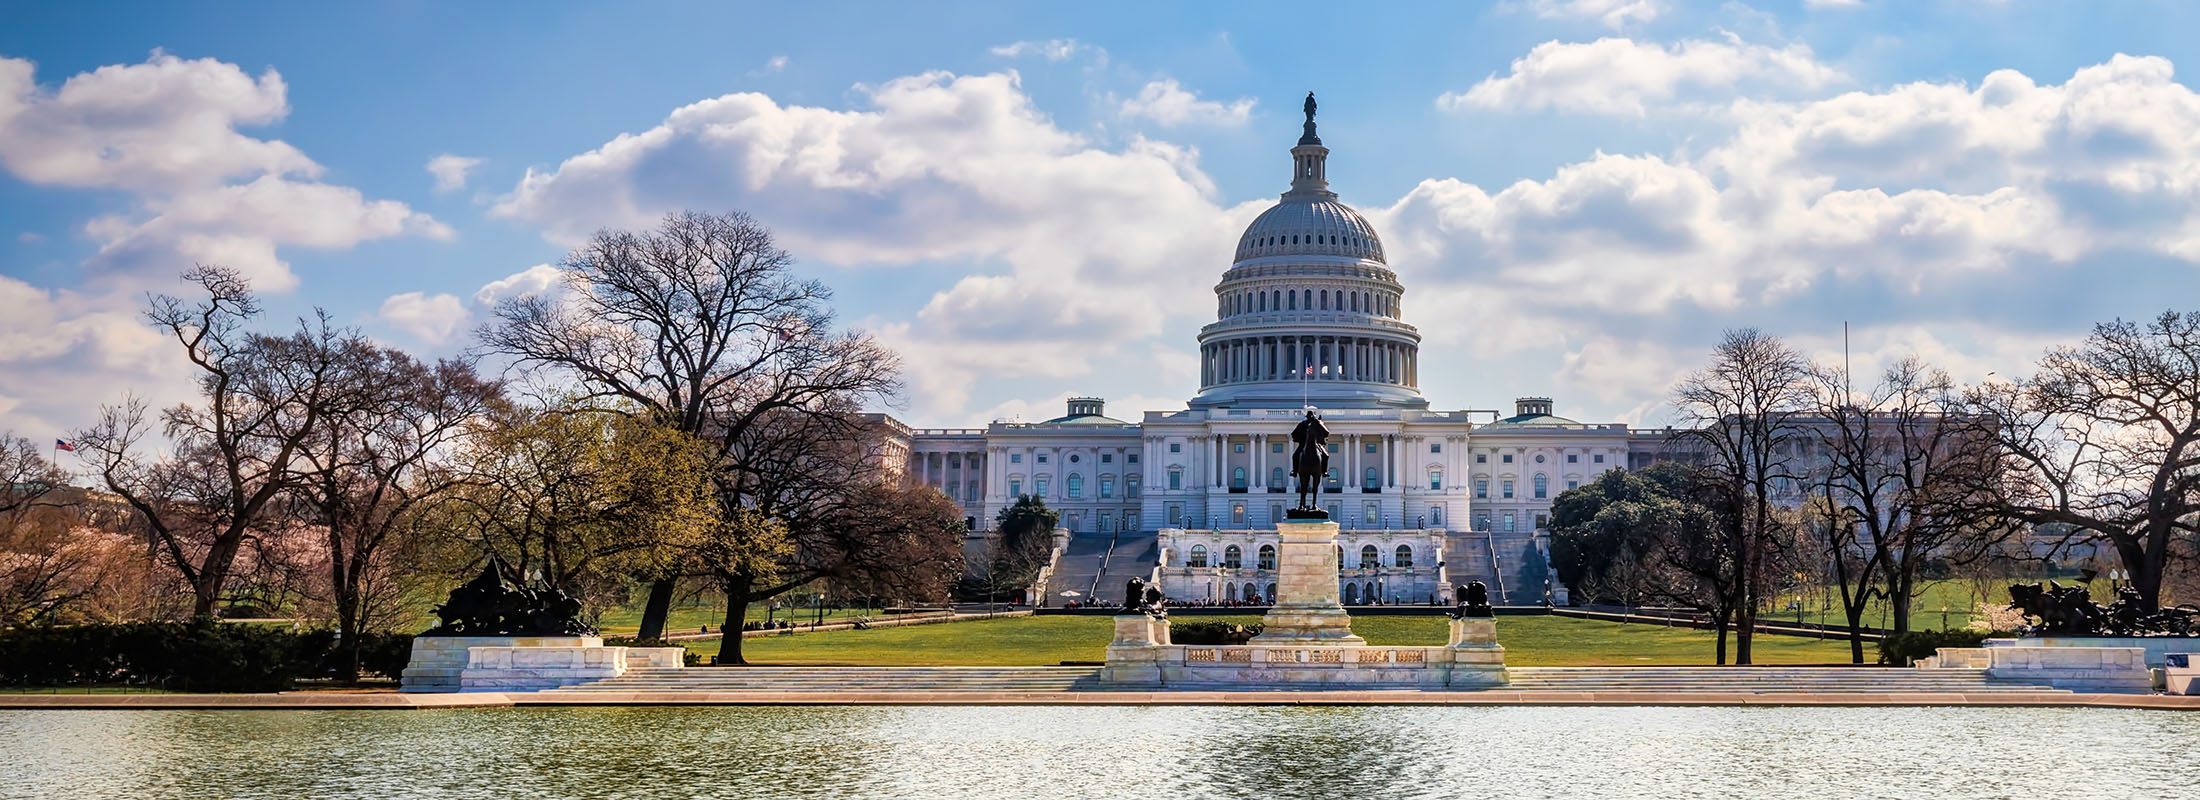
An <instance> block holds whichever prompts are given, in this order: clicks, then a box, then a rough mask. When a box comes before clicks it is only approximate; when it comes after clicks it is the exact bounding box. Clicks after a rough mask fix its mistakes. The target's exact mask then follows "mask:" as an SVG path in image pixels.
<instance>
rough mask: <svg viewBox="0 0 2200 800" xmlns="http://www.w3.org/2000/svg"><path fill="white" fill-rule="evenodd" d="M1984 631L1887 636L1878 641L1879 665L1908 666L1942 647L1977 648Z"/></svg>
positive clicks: (1924, 632) (1987, 634) (1930, 632)
mask: <svg viewBox="0 0 2200 800" xmlns="http://www.w3.org/2000/svg"><path fill="white" fill-rule="evenodd" d="M1990 635H1992V634H1989V633H1986V632H1985V631H1910V632H1908V633H1895V634H1888V635H1887V636H1886V637H1884V638H1882V639H1880V640H1879V663H1881V664H1888V665H1892V666H1897V667H1906V666H1909V665H1910V664H1911V663H1912V662H1915V661H1916V660H1918V659H1920V658H1927V657H1930V656H1932V655H1933V654H1934V652H1935V651H1938V650H1939V649H1940V648H1943V647H1978V646H1979V645H1981V644H1985V642H1986V637H1988V636H1990Z"/></svg>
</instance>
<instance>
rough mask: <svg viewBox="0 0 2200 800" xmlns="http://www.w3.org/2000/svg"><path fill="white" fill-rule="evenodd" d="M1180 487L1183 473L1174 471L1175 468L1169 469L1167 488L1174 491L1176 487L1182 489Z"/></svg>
mask: <svg viewBox="0 0 2200 800" xmlns="http://www.w3.org/2000/svg"><path fill="white" fill-rule="evenodd" d="M1182 488H1184V473H1181V472H1177V471H1175V470H1170V471H1169V489H1170V490H1171V491H1175V490H1177V489H1182Z"/></svg>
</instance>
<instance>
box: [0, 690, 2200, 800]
mask: <svg viewBox="0 0 2200 800" xmlns="http://www.w3.org/2000/svg"><path fill="white" fill-rule="evenodd" d="M2195 786H2200V714H2185V713H2176V712H2160V711H2132V710H2118V709H1968V708H1556V707H1552V708H1431V707H1418V708H1415V707H1408V708H1370V707H1354V708H1274V707H1252V706H1234V707H1212V706H1210V707H1151V708H1142V707H1103V708H1064V707H1015V708H980V707H838V708H604V709H584V708H513V709H461V710H441V711H43V710H37V711H21V710H0V797H6V798H71V797H100V798H108V797H112V798H128V799H129V800H153V799H155V798H446V797H448V798H461V797H464V798H475V797H484V798H693V797H756V798H780V797H909V798H960V797H983V798H994V797H1002V798H1008V797H1014V798H1045V797H1069V798H1109V799H1110V800H1114V799H1116V798H1151V799H1153V800H1163V799H1166V798H1180V797H1263V798H1266V797H1278V798H1286V797H1318V798H1356V799H1358V798H1393V797H1431V798H1434V797H1442V798H1483V797H1497V798H1511V797H1589V798H1600V799H1601V798H1615V797H1645V798H1653V797H1654V798H1676V797H1717V798H1733V797H1798V798H1826V797H1965V798H1973V797H1976V798H1998V797H2100V798H2108V797H2134V798H2138V797H2168V796H2173V795H2189V794H2190V793H2191V792H2192V791H2193V787H2195Z"/></svg>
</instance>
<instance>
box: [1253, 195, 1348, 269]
mask: <svg viewBox="0 0 2200 800" xmlns="http://www.w3.org/2000/svg"><path fill="white" fill-rule="evenodd" d="M1325 194H1326V193H1325ZM1282 255H1341V256H1352V257H1355V258H1365V259H1368V260H1370V261H1375V262H1377V263H1381V262H1382V260H1383V240H1382V237H1379V236H1376V235H1375V226H1373V225H1369V224H1367V218H1366V217H1362V216H1360V212H1358V211H1354V210H1352V207H1351V206H1348V205H1345V204H1343V203H1340V202H1337V200H1336V196H1335V195H1330V196H1329V197H1320V196H1304V195H1302V196H1299V197H1292V196H1291V195H1290V194H1286V195H1285V196H1284V198H1283V200H1282V201H1281V202H1278V203H1277V204H1276V205H1275V207H1273V208H1270V209H1268V210H1267V211H1263V212H1261V214H1260V216H1259V217H1257V218H1255V219H1254V220H1253V224H1251V225H1247V226H1245V235H1244V236H1240V237H1238V246H1237V257H1236V260H1238V261H1243V260H1246V259H1249V258H1260V257H1263V256H1282Z"/></svg>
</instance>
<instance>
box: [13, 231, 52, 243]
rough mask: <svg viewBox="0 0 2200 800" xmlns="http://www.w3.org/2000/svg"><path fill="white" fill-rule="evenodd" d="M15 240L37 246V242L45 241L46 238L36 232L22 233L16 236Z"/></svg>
mask: <svg viewBox="0 0 2200 800" xmlns="http://www.w3.org/2000/svg"><path fill="white" fill-rule="evenodd" d="M15 240H16V241H18V242H22V243H24V244H37V243H39V242H43V241H45V240H46V236H45V234H42V233H39V232H37V231H24V232H22V233H18V234H16V235H15Z"/></svg>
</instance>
